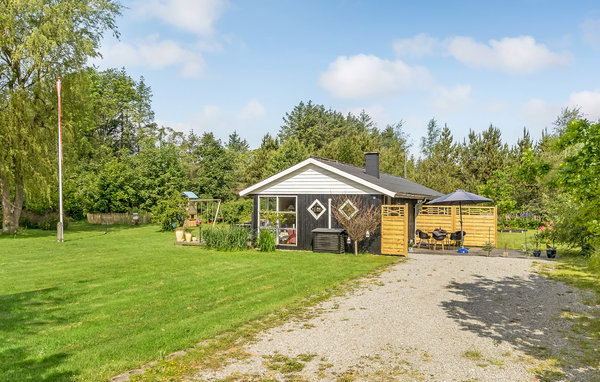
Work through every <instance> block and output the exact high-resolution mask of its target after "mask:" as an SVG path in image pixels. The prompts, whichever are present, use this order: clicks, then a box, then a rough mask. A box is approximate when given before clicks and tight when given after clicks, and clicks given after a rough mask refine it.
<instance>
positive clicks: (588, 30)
mask: <svg viewBox="0 0 600 382" xmlns="http://www.w3.org/2000/svg"><path fill="white" fill-rule="evenodd" d="M579 28H580V29H581V34H582V37H583V41H584V42H585V43H586V44H588V45H590V46H593V47H595V48H600V19H587V20H585V21H584V22H583V23H581V25H580V26H579Z"/></svg>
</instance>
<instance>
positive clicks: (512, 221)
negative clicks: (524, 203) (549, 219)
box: [498, 212, 542, 230]
mask: <svg viewBox="0 0 600 382" xmlns="http://www.w3.org/2000/svg"><path fill="white" fill-rule="evenodd" d="M541 223H542V217H541V216H539V215H536V214H534V213H532V212H516V213H509V214H506V215H498V228H500V229H506V230H509V229H537V228H538V226H539V225H540V224H541Z"/></svg>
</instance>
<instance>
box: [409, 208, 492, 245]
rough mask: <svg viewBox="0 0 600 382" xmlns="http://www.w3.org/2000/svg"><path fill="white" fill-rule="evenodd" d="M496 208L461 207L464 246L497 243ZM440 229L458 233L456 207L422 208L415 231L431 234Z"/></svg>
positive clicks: (457, 211)
mask: <svg viewBox="0 0 600 382" xmlns="http://www.w3.org/2000/svg"><path fill="white" fill-rule="evenodd" d="M496 214H497V209H496V207H495V206H494V207H481V206H469V207H465V206H463V207H462V216H463V230H464V231H465V233H466V234H465V245H466V246H469V245H472V246H475V247H481V246H483V245H484V244H485V243H486V242H488V241H491V242H492V243H493V244H494V245H496V244H497V242H498V229H497V228H498V227H497V224H498V220H497V216H496ZM435 228H442V229H444V230H446V231H448V232H456V231H460V214H459V210H458V207H454V206H453V207H440V206H435V207H434V206H422V207H421V209H420V210H419V215H418V216H417V229H420V230H421V231H424V232H431V231H433V230H434V229H435Z"/></svg>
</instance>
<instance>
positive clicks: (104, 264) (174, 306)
mask: <svg viewBox="0 0 600 382" xmlns="http://www.w3.org/2000/svg"><path fill="white" fill-rule="evenodd" d="M109 231H110V232H109V233H108V234H104V229H103V228H101V227H94V226H89V225H86V224H72V225H71V227H69V230H68V231H66V232H65V240H66V241H65V242H64V243H57V242H56V232H44V231H39V230H28V231H26V232H25V233H23V234H22V235H20V236H17V237H16V238H15V237H12V236H0V335H1V337H0V380H2V381H56V380H58V381H70V380H106V379H108V378H110V377H111V376H113V375H115V374H118V373H120V372H123V371H126V370H129V369H132V368H135V367H138V366H140V365H141V364H143V363H145V362H148V361H151V360H154V359H159V358H161V357H163V356H164V355H166V354H169V353H171V352H174V351H177V350H180V349H184V348H186V347H189V346H191V345H193V344H195V343H198V342H200V341H202V340H205V339H209V338H214V337H215V336H217V335H218V334H220V333H223V332H226V331H229V330H233V329H235V328H236V327H239V326H240V325H242V324H244V323H247V322H250V321H253V320H257V319H259V318H261V317H264V316H266V315H267V314H268V313H270V312H274V311H278V310H280V309H282V308H284V307H289V306H294V305H299V304H301V301H302V300H303V299H305V298H306V297H308V296H311V295H314V294H316V293H319V292H321V291H323V290H325V289H328V288H331V287H334V286H336V285H339V284H340V283H343V282H345V281H347V280H349V279H352V278H355V277H357V276H361V275H364V274H366V273H368V272H369V271H371V270H373V269H375V268H377V267H380V266H382V265H384V264H389V263H391V262H393V261H394V260H395V259H394V258H390V257H384V256H371V255H361V256H359V257H354V256H352V255H350V254H345V255H336V254H314V253H311V252H292V251H279V252H275V253H260V252H256V251H245V252H234V253H221V252H214V251H208V250H205V249H203V248H198V247H179V246H178V247H175V246H174V245H173V241H174V234H172V233H159V232H157V227H156V226H142V227H136V228H131V227H119V228H110V230H109Z"/></svg>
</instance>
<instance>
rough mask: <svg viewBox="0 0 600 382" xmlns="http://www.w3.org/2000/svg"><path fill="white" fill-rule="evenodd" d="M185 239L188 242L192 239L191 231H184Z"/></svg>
mask: <svg viewBox="0 0 600 382" xmlns="http://www.w3.org/2000/svg"><path fill="white" fill-rule="evenodd" d="M185 241H187V242H188V243H189V242H191V241H192V233H191V232H186V233H185Z"/></svg>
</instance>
